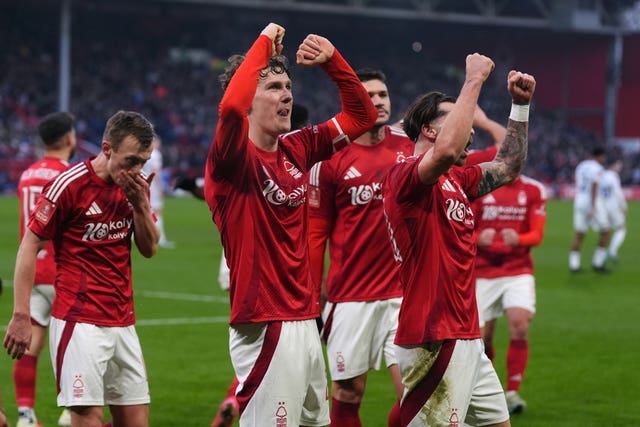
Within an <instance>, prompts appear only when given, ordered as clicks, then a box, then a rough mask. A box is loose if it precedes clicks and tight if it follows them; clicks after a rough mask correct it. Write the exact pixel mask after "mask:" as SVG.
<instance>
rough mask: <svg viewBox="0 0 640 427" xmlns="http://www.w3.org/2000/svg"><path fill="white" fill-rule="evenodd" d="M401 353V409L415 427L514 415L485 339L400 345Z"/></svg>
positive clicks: (489, 420)
mask: <svg viewBox="0 0 640 427" xmlns="http://www.w3.org/2000/svg"><path fill="white" fill-rule="evenodd" d="M397 355H398V364H399V366H400V372H401V373H402V382H403V384H404V386H405V389H404V394H403V396H402V402H401V405H400V412H401V414H402V419H403V421H404V420H411V421H410V422H409V424H408V426H409V427H423V426H430V427H433V426H438V427H440V426H454V425H455V426H458V425H460V426H462V425H472V426H485V425H491V424H497V423H501V422H504V421H506V420H508V419H509V412H508V410H507V402H506V399H505V395H504V391H503V390H502V386H501V385H500V380H499V379H498V375H497V374H496V371H495V370H494V368H493V365H492V364H491V361H490V360H489V359H488V358H487V356H486V355H485V354H484V344H483V342H482V340H481V339H479V338H478V339H473V340H445V341H435V342H430V343H425V344H423V345H421V346H411V347H406V346H399V347H398V350H397ZM463 422H464V423H463Z"/></svg>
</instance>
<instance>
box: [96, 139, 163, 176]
mask: <svg viewBox="0 0 640 427" xmlns="http://www.w3.org/2000/svg"><path fill="white" fill-rule="evenodd" d="M152 150H153V147H152V146H151V145H150V146H149V147H148V148H146V149H142V148H141V147H140V142H139V141H138V139H137V138H136V137H134V136H132V135H128V136H126V137H125V138H124V140H123V141H122V142H121V143H120V146H119V147H118V149H117V150H114V149H113V148H111V143H110V142H109V141H105V143H103V151H104V152H105V154H106V155H107V159H108V163H107V169H108V170H109V176H110V177H111V179H114V177H115V176H116V175H117V174H118V173H119V172H120V171H121V170H124V171H126V172H128V173H129V174H130V175H137V174H139V173H140V171H141V170H142V166H144V164H145V163H146V162H147V160H149V158H151V151H152Z"/></svg>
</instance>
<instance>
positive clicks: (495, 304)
mask: <svg viewBox="0 0 640 427" xmlns="http://www.w3.org/2000/svg"><path fill="white" fill-rule="evenodd" d="M476 299H477V300H478V314H479V315H480V327H483V326H484V324H485V322H488V321H489V320H493V319H497V318H498V317H500V316H502V314H503V313H504V311H505V310H506V309H507V308H513V307H519V308H524V309H525V310H527V311H530V312H531V313H535V312H536V283H535V279H534V278H533V275H531V274H520V275H518V276H509V277H498V278H495V279H480V278H478V279H476Z"/></svg>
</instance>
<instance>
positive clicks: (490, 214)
mask: <svg viewBox="0 0 640 427" xmlns="http://www.w3.org/2000/svg"><path fill="white" fill-rule="evenodd" d="M526 215H527V207H526V206H524V207H518V206H484V207H483V208H482V219H483V220H486V221H493V220H496V219H500V220H502V221H514V220H515V221H522V220H524V218H525V217H526Z"/></svg>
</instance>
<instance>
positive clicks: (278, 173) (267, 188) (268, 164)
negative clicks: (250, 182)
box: [255, 154, 307, 209]
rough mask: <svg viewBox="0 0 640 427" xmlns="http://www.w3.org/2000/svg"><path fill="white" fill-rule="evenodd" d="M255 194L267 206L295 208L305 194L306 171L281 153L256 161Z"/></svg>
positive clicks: (304, 197)
mask: <svg viewBox="0 0 640 427" xmlns="http://www.w3.org/2000/svg"><path fill="white" fill-rule="evenodd" d="M255 176H256V182H257V188H256V190H257V196H258V197H260V198H262V199H263V201H264V202H265V203H267V204H268V205H269V206H271V207H272V208H273V207H280V208H290V209H291V208H293V209H297V208H300V207H302V206H303V205H304V203H305V201H306V194H307V176H306V172H304V171H303V168H302V167H301V166H300V165H299V163H298V162H296V161H294V160H293V159H291V158H289V157H288V156H286V155H284V154H281V155H279V156H277V157H274V158H270V159H268V160H266V161H265V160H261V161H258V162H257V164H256V169H255Z"/></svg>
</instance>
